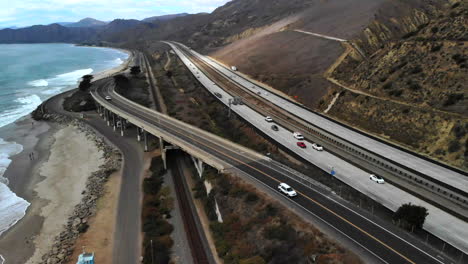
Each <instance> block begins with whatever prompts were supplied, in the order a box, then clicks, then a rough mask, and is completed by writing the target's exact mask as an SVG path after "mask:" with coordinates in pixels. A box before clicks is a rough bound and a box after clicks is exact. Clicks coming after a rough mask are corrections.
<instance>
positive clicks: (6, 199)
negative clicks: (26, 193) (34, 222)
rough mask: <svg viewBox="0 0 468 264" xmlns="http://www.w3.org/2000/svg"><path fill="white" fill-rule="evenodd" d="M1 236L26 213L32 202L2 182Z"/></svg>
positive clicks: (0, 199)
mask: <svg viewBox="0 0 468 264" xmlns="http://www.w3.org/2000/svg"><path fill="white" fill-rule="evenodd" d="M0 201H1V202H0V236H1V235H2V233H3V232H5V231H7V230H8V229H9V228H11V227H12V226H14V225H15V224H16V223H17V222H18V221H19V220H20V219H21V218H23V217H24V215H25V214H26V210H27V209H28V207H29V205H30V203H29V202H27V201H26V200H24V199H23V198H21V197H18V196H16V194H15V193H14V192H12V191H11V190H10V189H9V188H8V186H6V185H5V184H3V183H0Z"/></svg>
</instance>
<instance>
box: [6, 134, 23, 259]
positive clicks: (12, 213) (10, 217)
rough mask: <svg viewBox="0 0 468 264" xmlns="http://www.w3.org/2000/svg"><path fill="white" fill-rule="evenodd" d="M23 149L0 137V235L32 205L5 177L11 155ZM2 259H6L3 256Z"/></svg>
mask: <svg viewBox="0 0 468 264" xmlns="http://www.w3.org/2000/svg"><path fill="white" fill-rule="evenodd" d="M21 151H23V146H21V145H20V144H16V143H14V142H6V141H5V140H3V139H2V138H0V236H1V235H2V233H3V232H5V231H6V230H8V229H9V228H10V227H12V226H13V225H14V224H16V223H17V222H18V221H19V220H20V219H21V218H23V216H24V215H25V214H26V209H27V208H28V207H29V205H30V203H29V202H27V201H26V200H24V199H23V198H20V197H18V196H16V194H15V193H13V192H12V191H11V190H10V189H9V188H8V186H7V185H8V179H6V178H4V177H3V175H4V173H5V171H6V169H7V167H8V165H10V163H11V160H10V157H11V156H13V155H16V154H18V153H20V152H21ZM0 260H2V262H4V261H5V260H4V259H3V258H0ZM0 263H1V262H0Z"/></svg>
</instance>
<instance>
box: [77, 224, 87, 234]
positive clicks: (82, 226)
mask: <svg viewBox="0 0 468 264" xmlns="http://www.w3.org/2000/svg"><path fill="white" fill-rule="evenodd" d="M88 228H89V225H88V224H87V223H81V224H80V225H79V226H78V228H77V230H78V232H79V233H85V232H86V231H88Z"/></svg>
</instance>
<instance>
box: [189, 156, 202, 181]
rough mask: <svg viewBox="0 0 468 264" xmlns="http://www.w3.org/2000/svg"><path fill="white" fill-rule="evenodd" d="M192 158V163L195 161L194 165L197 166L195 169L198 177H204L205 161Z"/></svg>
mask: <svg viewBox="0 0 468 264" xmlns="http://www.w3.org/2000/svg"><path fill="white" fill-rule="evenodd" d="M191 157H192V161H193V164H195V168H196V169H197V172H198V176H200V178H201V177H202V175H203V168H204V167H203V165H204V163H203V161H202V160H201V159H197V158H195V157H193V156H191Z"/></svg>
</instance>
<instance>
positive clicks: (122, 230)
mask: <svg viewBox="0 0 468 264" xmlns="http://www.w3.org/2000/svg"><path fill="white" fill-rule="evenodd" d="M97 84H100V85H103V86H105V85H106V84H108V81H107V80H100V81H97ZM68 95H69V93H64V94H60V95H57V96H55V97H52V98H51V99H49V101H48V102H47V103H46V108H47V110H48V111H51V112H56V113H60V114H62V115H66V116H71V117H74V118H80V117H79V115H78V114H73V113H70V112H67V111H65V110H63V108H62V101H63V99H64V98H65V97H66V96H68ZM83 121H84V122H86V123H87V124H88V125H90V126H91V127H93V128H94V129H95V130H96V131H97V132H98V133H100V134H101V135H102V136H104V138H106V139H107V140H108V141H110V142H111V143H112V144H113V145H115V146H116V147H117V148H118V149H119V150H120V151H121V152H122V155H123V158H124V160H123V170H122V181H121V187H120V194H119V201H118V205H117V216H116V217H117V219H116V226H115V234H114V249H113V261H112V263H116V264H136V263H139V259H140V256H141V238H140V233H141V217H140V216H141V195H142V190H141V182H142V178H141V177H142V170H143V148H142V147H141V146H140V145H139V144H138V143H137V142H136V140H135V138H134V137H130V136H128V137H121V136H120V135H119V134H117V133H115V132H114V131H113V129H112V128H111V127H108V126H107V125H106V123H105V122H104V121H103V120H102V119H101V118H100V117H99V116H98V115H97V114H94V115H93V116H92V117H91V116H90V117H89V118H86V119H83Z"/></svg>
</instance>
